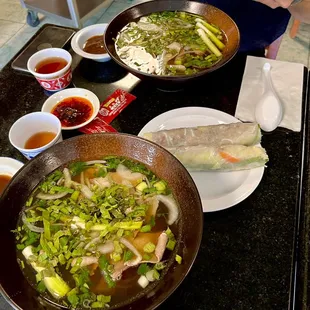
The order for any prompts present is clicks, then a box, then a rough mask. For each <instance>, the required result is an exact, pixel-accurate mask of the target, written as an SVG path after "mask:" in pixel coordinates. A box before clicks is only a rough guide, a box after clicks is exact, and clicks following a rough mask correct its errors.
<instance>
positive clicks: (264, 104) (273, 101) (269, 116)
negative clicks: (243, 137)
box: [255, 62, 283, 131]
mask: <svg viewBox="0 0 310 310" xmlns="http://www.w3.org/2000/svg"><path fill="white" fill-rule="evenodd" d="M270 68H271V65H270V63H268V62H266V63H265V64H264V67H263V79H264V85H265V90H264V93H263V96H262V97H261V99H260V100H259V102H258V103H257V104H256V107H255V118H256V121H257V123H258V124H259V125H260V127H261V128H262V129H263V130H264V131H273V130H275V129H276V128H277V127H278V126H279V124H280V122H281V120H282V117H283V106H282V103H281V101H280V99H279V97H278V96H277V94H276V92H275V90H274V88H273V85H272V81H271V77H270Z"/></svg>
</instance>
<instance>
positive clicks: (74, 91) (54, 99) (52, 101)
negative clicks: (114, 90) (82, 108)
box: [41, 88, 100, 130]
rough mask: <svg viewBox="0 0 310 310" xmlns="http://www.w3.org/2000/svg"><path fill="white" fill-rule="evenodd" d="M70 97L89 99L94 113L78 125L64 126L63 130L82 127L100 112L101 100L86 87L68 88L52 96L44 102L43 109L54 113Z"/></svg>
mask: <svg viewBox="0 0 310 310" xmlns="http://www.w3.org/2000/svg"><path fill="white" fill-rule="evenodd" d="M70 97H81V98H84V99H87V100H88V101H89V102H90V103H91V104H92V106H93V113H92V115H91V116H90V118H89V119H87V121H85V122H84V123H81V124H79V125H76V126H71V127H64V126H62V130H72V129H78V128H81V127H83V126H85V125H87V124H88V123H90V122H91V121H92V120H93V119H94V118H95V117H96V116H97V114H98V112H99V108H100V101H99V99H98V97H97V96H96V95H95V94H94V93H93V92H91V91H89V90H87V89H84V88H68V89H65V90H62V91H60V92H58V93H56V94H53V95H52V96H50V97H49V98H48V99H47V100H46V101H45V102H44V104H43V106H42V109H41V111H42V112H48V113H52V110H53V108H54V107H55V106H56V105H57V104H58V103H59V102H60V101H62V100H64V99H66V98H70Z"/></svg>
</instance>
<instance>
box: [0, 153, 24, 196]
mask: <svg viewBox="0 0 310 310" xmlns="http://www.w3.org/2000/svg"><path fill="white" fill-rule="evenodd" d="M23 165H24V164H23V163H22V162H20V161H18V160H16V159H13V158H10V157H0V175H7V176H9V177H11V178H12V177H13V176H14V174H15V173H16V172H17V171H18V170H19V169H20V168H21V167H22V166H23ZM0 196H1V194H0Z"/></svg>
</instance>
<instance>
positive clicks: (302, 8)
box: [256, 0, 310, 24]
mask: <svg viewBox="0 0 310 310" xmlns="http://www.w3.org/2000/svg"><path fill="white" fill-rule="evenodd" d="M256 1H257V2H261V3H263V4H265V5H267V6H269V7H271V8H272V9H275V8H278V7H282V8H285V9H288V10H289V11H290V13H291V14H292V16H293V17H294V18H296V19H298V20H300V21H301V22H304V23H307V24H310V0H303V1H301V2H299V3H297V4H293V5H292V3H293V2H294V1H293V0H256Z"/></svg>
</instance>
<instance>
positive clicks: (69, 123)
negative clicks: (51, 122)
mask: <svg viewBox="0 0 310 310" xmlns="http://www.w3.org/2000/svg"><path fill="white" fill-rule="evenodd" d="M52 113H53V114H54V115H55V116H57V117H58V118H59V120H60V122H61V125H62V126H63V127H73V126H77V125H80V124H82V123H84V122H86V121H87V120H88V119H89V118H90V117H91V116H92V114H93V106H92V104H91V102H90V101H89V100H87V99H85V98H82V97H69V98H66V99H64V100H62V101H60V102H59V103H58V104H57V105H56V106H55V107H54V108H53V110H52Z"/></svg>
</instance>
